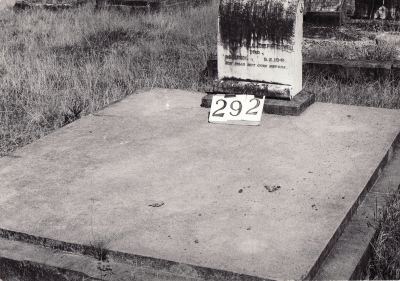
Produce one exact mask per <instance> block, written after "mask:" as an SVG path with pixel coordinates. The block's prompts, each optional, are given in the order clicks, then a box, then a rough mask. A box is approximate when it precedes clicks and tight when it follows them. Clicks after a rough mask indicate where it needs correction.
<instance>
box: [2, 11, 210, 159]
mask: <svg viewBox="0 0 400 281" xmlns="http://www.w3.org/2000/svg"><path fill="white" fill-rule="evenodd" d="M215 9H216V6H215V4H214V5H212V6H207V7H200V8H196V9H189V10H187V11H185V12H182V13H174V14H172V13H163V14H161V13H155V14H135V15H132V14H128V13H121V12H118V11H95V10H94V7H93V5H91V4H88V5H86V6H84V7H82V8H78V9H76V10H75V9H74V10H67V11H60V12H50V11H45V10H28V11H23V12H20V13H15V14H13V13H10V12H3V14H2V15H1V17H0V18H1V20H0V37H1V38H2V39H3V40H1V42H0V155H5V154H7V153H9V152H11V151H13V150H15V149H16V148H18V147H22V146H24V145H26V144H28V143H30V142H32V141H34V140H36V139H38V138H40V137H42V136H44V135H46V134H48V133H50V132H52V131H54V130H56V129H58V128H60V127H62V126H64V125H66V124H68V123H70V122H72V121H74V120H76V119H77V118H80V117H81V116H82V115H87V114H90V113H92V112H94V111H96V110H98V109H100V108H103V107H105V106H107V105H108V104H109V103H111V102H113V101H116V100H119V99H121V98H124V97H125V96H127V95H129V94H131V93H133V92H134V91H135V90H137V89H140V88H144V87H163V88H180V89H188V90H197V89H198V87H199V78H200V77H199V73H200V70H201V69H204V67H205V65H206V61H207V59H208V57H209V55H210V52H214V53H215V52H216V38H217V34H216V25H217V17H215V16H214V15H215V13H214V10H215Z"/></svg>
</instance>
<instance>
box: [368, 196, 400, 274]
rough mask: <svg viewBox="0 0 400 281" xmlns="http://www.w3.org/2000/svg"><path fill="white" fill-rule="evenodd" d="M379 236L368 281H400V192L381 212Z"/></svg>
mask: <svg viewBox="0 0 400 281" xmlns="http://www.w3.org/2000/svg"><path fill="white" fill-rule="evenodd" d="M378 223H379V224H378V228H377V236H376V238H375V239H374V240H373V242H372V252H371V256H370V259H369V262H368V267H367V270H366V278H365V279H368V280H399V279H400V254H399V249H400V191H399V190H397V192H396V193H394V194H391V195H390V196H389V198H388V200H387V202H386V206H385V207H384V208H383V210H379V217H378Z"/></svg>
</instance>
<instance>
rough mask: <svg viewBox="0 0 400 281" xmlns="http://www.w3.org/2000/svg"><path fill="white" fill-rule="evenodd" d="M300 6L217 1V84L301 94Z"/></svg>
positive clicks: (283, 0)
mask: <svg viewBox="0 0 400 281" xmlns="http://www.w3.org/2000/svg"><path fill="white" fill-rule="evenodd" d="M303 10H304V2H303V0H269V1H268V0H221V2H220V7H219V20H218V23H219V28H218V79H219V81H222V80H231V81H232V80H239V81H250V82H257V83H270V84H271V85H270V87H269V88H271V89H272V88H274V87H278V88H279V87H280V86H281V85H282V87H283V88H285V89H287V90H286V91H284V92H285V94H284V96H279V95H278V97H283V98H292V97H293V96H295V95H296V94H298V93H299V92H300V91H301V89H302V54H301V46H302V45H301V44H302V39H303Z"/></svg>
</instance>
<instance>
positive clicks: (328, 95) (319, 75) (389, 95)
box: [303, 70, 400, 109]
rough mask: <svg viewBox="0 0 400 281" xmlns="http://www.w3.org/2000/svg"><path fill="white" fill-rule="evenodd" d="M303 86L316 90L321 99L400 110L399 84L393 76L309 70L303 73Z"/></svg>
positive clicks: (318, 97)
mask: <svg viewBox="0 0 400 281" xmlns="http://www.w3.org/2000/svg"><path fill="white" fill-rule="evenodd" d="M303 89H305V90H307V91H310V92H313V93H315V96H316V101H318V102H328V103H338V104H347V105H356V106H370V107H381V108H391V109H400V83H399V81H393V80H392V79H391V77H381V79H376V80H369V79H368V77H357V78H351V77H350V78H343V77H335V76H334V75H330V74H329V73H324V72H319V71H316V70H309V71H304V72H303Z"/></svg>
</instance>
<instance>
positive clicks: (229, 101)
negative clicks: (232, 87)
mask: <svg viewBox="0 0 400 281" xmlns="http://www.w3.org/2000/svg"><path fill="white" fill-rule="evenodd" d="M264 101H265V97H262V98H261V97H255V96H253V95H237V96H225V95H215V96H213V99H212V102H211V110H210V116H209V119H208V121H209V122H210V123H226V124H238V125H258V124H259V123H260V121H261V116H262V111H263V108H264Z"/></svg>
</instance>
